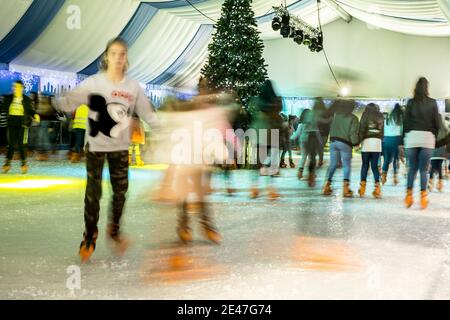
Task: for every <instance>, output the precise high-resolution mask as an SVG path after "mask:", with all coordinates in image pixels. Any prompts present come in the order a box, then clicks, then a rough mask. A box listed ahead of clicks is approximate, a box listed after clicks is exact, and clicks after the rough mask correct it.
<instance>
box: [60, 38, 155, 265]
mask: <svg viewBox="0 0 450 320" xmlns="http://www.w3.org/2000/svg"><path fill="white" fill-rule="evenodd" d="M127 51H128V46H127V44H126V42H125V41H124V40H122V39H120V38H115V39H113V40H111V41H109V42H108V44H107V46H106V49H105V51H104V53H103V55H102V59H101V65H100V69H101V71H102V72H100V73H98V74H96V75H94V76H91V77H89V78H88V79H86V80H85V81H83V82H82V83H81V84H80V85H79V86H78V87H77V88H75V89H74V90H73V91H71V92H69V93H68V94H67V95H66V96H65V97H62V98H61V99H59V106H60V108H61V109H63V111H65V112H74V111H75V110H76V108H77V107H78V106H80V105H81V104H87V105H88V106H89V109H90V110H89V121H88V130H89V134H88V135H87V144H86V150H85V151H86V169H87V185H86V193H85V202H84V203H85V206H84V217H85V231H84V233H83V240H82V242H81V244H80V251H79V254H80V257H81V260H82V261H83V262H85V261H87V260H88V259H89V258H90V256H91V255H92V253H93V252H94V250H95V245H96V240H97V236H98V228H97V223H98V220H99V211H100V198H101V196H102V172H103V167H104V164H105V161H108V165H109V172H110V180H111V185H112V190H113V197H112V204H111V207H110V215H109V222H108V228H107V235H108V237H109V239H111V240H112V242H111V243H112V245H113V249H114V250H115V251H116V252H117V253H118V254H123V253H124V251H125V250H126V248H127V246H128V241H127V239H126V238H125V237H124V236H123V234H122V232H121V229H120V221H121V217H122V212H123V209H124V205H125V195H126V192H127V190H128V148H129V146H130V133H129V130H130V128H129V125H130V120H131V119H130V118H131V115H132V114H134V113H136V114H137V115H138V116H139V117H141V118H142V119H144V121H146V122H147V123H149V124H154V123H156V116H155V114H154V113H153V109H152V107H151V105H150V103H149V101H148V99H147V97H146V96H145V94H144V91H143V89H142V88H141V87H140V85H139V83H138V82H137V81H136V80H133V79H131V78H129V77H128V76H126V70H127V69H128V58H127Z"/></svg>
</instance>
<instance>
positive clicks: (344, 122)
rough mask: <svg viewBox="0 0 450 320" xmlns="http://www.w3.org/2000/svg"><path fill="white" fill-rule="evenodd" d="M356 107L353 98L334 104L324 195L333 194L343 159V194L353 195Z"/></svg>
mask: <svg viewBox="0 0 450 320" xmlns="http://www.w3.org/2000/svg"><path fill="white" fill-rule="evenodd" d="M354 109H355V102H354V101H353V100H338V101H336V102H334V106H332V110H335V111H336V112H335V114H334V117H333V120H332V122H331V128H330V141H331V144H330V165H329V167H328V171H327V176H326V177H327V182H326V183H325V185H324V187H323V190H322V194H323V195H331V194H332V192H333V190H332V188H331V185H332V181H333V176H334V173H335V172H336V169H337V167H338V164H339V161H340V160H341V162H342V166H343V170H344V185H343V196H344V197H345V198H351V197H353V191H352V190H351V189H350V174H351V161H352V149H353V146H356V145H358V143H359V137H358V127H359V120H358V118H357V117H356V116H355V115H354V114H353V110H354Z"/></svg>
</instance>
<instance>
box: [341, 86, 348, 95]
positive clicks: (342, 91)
mask: <svg viewBox="0 0 450 320" xmlns="http://www.w3.org/2000/svg"><path fill="white" fill-rule="evenodd" d="M349 93H350V88H349V87H342V88H341V92H340V94H341V96H342V97H346V96H348V95H349Z"/></svg>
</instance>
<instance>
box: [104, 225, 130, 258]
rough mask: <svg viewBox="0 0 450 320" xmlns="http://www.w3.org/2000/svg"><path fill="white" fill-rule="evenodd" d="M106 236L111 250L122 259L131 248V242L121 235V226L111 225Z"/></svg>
mask: <svg viewBox="0 0 450 320" xmlns="http://www.w3.org/2000/svg"><path fill="white" fill-rule="evenodd" d="M106 234H107V236H108V238H109V240H110V244H111V249H112V250H113V251H114V252H115V253H116V254H117V255H118V256H119V257H122V256H123V255H124V254H125V252H126V251H127V249H128V247H129V246H130V241H129V240H128V239H127V238H126V237H124V236H123V235H122V234H121V232H120V229H119V225H117V224H109V225H108V228H107V231H106Z"/></svg>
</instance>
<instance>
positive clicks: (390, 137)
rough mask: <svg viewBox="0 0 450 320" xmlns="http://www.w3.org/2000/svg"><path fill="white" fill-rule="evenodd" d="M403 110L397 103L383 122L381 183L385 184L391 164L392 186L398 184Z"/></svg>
mask: <svg viewBox="0 0 450 320" xmlns="http://www.w3.org/2000/svg"><path fill="white" fill-rule="evenodd" d="M403 117H404V115H403V110H402V107H401V106H400V105H399V104H398V103H397V104H395V107H394V109H393V110H392V111H391V113H390V114H389V115H388V116H387V117H386V120H385V122H384V137H383V158H384V161H383V172H382V174H381V183H382V184H385V183H386V181H387V176H388V172H389V166H390V165H391V163H392V166H393V168H394V185H397V184H398V168H399V161H400V155H399V152H400V150H399V148H400V145H401V144H402V143H403V142H402V140H403V139H402V136H403Z"/></svg>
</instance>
